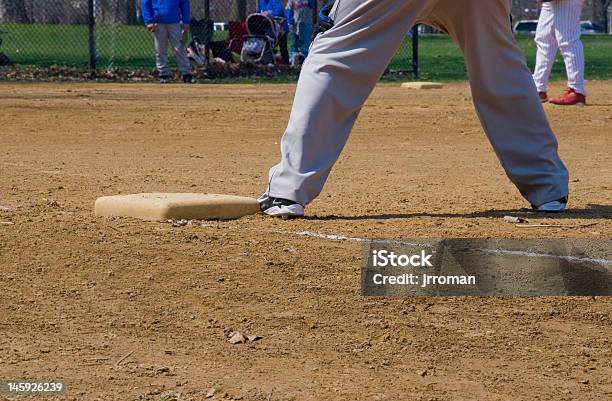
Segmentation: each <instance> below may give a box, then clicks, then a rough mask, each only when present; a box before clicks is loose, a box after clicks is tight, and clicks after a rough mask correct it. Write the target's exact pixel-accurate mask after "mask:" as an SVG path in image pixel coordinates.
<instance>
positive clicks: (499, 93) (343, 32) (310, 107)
mask: <svg viewBox="0 0 612 401" xmlns="http://www.w3.org/2000/svg"><path fill="white" fill-rule="evenodd" d="M510 8H511V0H336V3H335V5H334V8H333V9H332V13H331V17H332V18H333V19H334V21H335V25H334V27H333V28H332V29H330V30H329V31H326V32H324V33H322V34H320V35H319V36H318V37H317V38H316V39H315V41H314V42H313V45H312V47H311V50H310V53H309V55H308V58H307V60H306V62H305V63H304V66H303V68H302V72H301V74H300V78H299V82H298V85H297V89H296V94H295V99H294V103H293V108H292V111H291V117H290V119H289V124H288V127H287V130H286V131H285V134H284V135H283V138H282V141H281V161H280V163H279V164H277V165H276V166H274V167H272V169H270V174H269V187H268V193H269V195H270V196H272V197H278V198H285V199H290V200H293V201H295V202H298V203H300V204H302V205H307V204H308V203H310V202H311V201H312V200H313V199H314V198H316V197H317V196H318V195H319V193H320V192H321V190H322V189H323V185H324V184H325V181H326V180H327V177H328V176H329V173H330V171H331V168H332V166H333V165H334V163H335V162H336V160H337V159H338V157H339V156H340V152H341V151H342V149H343V147H344V145H345V144H346V141H347V139H348V136H349V134H350V132H351V129H352V128H353V125H354V123H355V120H356V119H357V116H358V115H359V111H360V110H361V108H362V106H363V104H364V102H365V100H366V99H367V97H368V96H369V95H370V93H371V92H372V90H373V88H374V86H375V85H376V83H377V81H378V80H379V79H380V77H381V75H382V73H383V72H384V70H385V68H386V66H387V65H388V63H389V60H390V59H391V57H392V56H393V55H394V54H395V52H396V51H397V49H398V48H399V46H400V44H401V43H402V41H403V40H404V38H405V35H406V32H407V31H408V30H409V29H410V27H411V26H413V25H414V24H415V23H417V22H422V23H427V24H430V25H433V26H436V27H438V28H440V29H442V30H444V31H446V32H448V33H449V34H450V35H451V36H452V38H453V39H454V40H455V41H456V42H457V43H458V44H459V46H460V48H461V50H462V51H463V53H464V55H465V59H466V64H467V68H468V76H469V79H470V85H471V90H472V97H473V99H474V104H475V106H476V111H477V114H478V116H479V118H480V121H481V123H482V126H483V128H484V130H485V132H486V134H487V136H488V138H489V140H490V142H491V144H492V145H493V148H494V150H495V152H496V154H497V156H498V158H499V160H500V162H501V164H502V166H503V168H504V169H505V171H506V174H507V175H508V177H509V178H510V180H511V181H512V182H513V183H514V184H515V185H516V186H517V188H518V189H519V191H520V192H521V194H522V195H523V196H524V197H525V198H526V199H527V200H528V201H529V202H530V203H531V204H533V205H535V206H540V205H542V204H544V203H547V202H550V201H553V200H557V199H559V198H562V197H565V196H567V194H568V171H567V169H566V168H565V166H564V164H563V162H562V161H561V159H560V158H559V155H558V154H557V140H556V138H555V135H554V134H553V132H552V130H551V128H550V125H549V123H548V120H547V118H546V115H545V113H544V109H543V107H542V105H541V103H540V100H539V97H538V94H537V91H536V88H535V85H534V83H533V79H532V77H531V73H530V71H529V69H528V68H527V65H526V63H525V59H524V57H523V55H522V53H521V51H520V49H519V48H518V47H517V45H516V43H515V41H514V37H513V34H512V30H511V27H510V23H509V20H508V16H509V15H510Z"/></svg>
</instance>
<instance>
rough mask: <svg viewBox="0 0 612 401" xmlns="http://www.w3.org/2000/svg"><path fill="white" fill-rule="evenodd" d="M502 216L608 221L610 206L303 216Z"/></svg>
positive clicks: (610, 212) (325, 217)
mask: <svg viewBox="0 0 612 401" xmlns="http://www.w3.org/2000/svg"><path fill="white" fill-rule="evenodd" d="M504 216H516V217H522V218H525V219H528V220H536V219H555V220H573V219H592V220H596V219H610V218H612V205H595V204H589V205H587V207H586V208H583V209H572V208H571V207H570V208H569V209H568V210H567V211H566V212H565V213H536V212H534V211H533V210H531V209H525V208H523V209H515V210H483V211H478V212H471V213H431V212H417V213H388V214H373V215H359V216H336V215H328V216H316V215H315V216H305V217H303V219H305V220H391V219H411V218H416V217H433V218H447V219H452V218H461V219H475V218H490V217H493V218H503V217H504Z"/></svg>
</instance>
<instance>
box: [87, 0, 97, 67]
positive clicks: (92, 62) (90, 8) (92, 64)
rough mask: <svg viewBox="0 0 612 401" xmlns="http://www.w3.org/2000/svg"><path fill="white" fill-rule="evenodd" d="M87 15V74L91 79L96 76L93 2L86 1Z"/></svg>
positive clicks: (92, 0) (90, 0)
mask: <svg viewBox="0 0 612 401" xmlns="http://www.w3.org/2000/svg"><path fill="white" fill-rule="evenodd" d="M87 3H88V4H87V6H88V14H89V21H88V24H87V25H88V27H89V74H90V76H91V78H94V77H95V76H96V58H97V57H96V15H95V12H96V10H95V7H94V5H95V0H87Z"/></svg>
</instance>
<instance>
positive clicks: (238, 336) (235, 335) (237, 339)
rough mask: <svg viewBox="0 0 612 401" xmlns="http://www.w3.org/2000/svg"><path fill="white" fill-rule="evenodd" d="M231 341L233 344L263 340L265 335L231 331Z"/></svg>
mask: <svg viewBox="0 0 612 401" xmlns="http://www.w3.org/2000/svg"><path fill="white" fill-rule="evenodd" d="M227 336H228V337H229V340H228V341H229V342H230V343H231V344H242V343H247V342H255V341H257V340H261V339H262V338H263V337H262V336H258V335H255V334H242V333H241V332H239V331H234V332H231V333H230V334H229V335H227Z"/></svg>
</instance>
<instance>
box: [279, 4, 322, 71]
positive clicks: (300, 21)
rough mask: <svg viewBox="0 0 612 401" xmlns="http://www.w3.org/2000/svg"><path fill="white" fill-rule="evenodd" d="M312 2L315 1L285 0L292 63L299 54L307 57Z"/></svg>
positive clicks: (311, 23)
mask: <svg viewBox="0 0 612 401" xmlns="http://www.w3.org/2000/svg"><path fill="white" fill-rule="evenodd" d="M314 2H315V0H287V6H286V7H285V10H286V15H287V22H288V24H289V31H290V32H291V39H292V42H291V52H290V53H289V58H290V59H291V61H292V63H293V61H294V59H295V56H296V55H297V54H298V53H300V52H301V53H302V55H303V56H304V57H306V56H308V48H309V47H310V42H311V41H312V31H313V19H314V18H313V12H314Z"/></svg>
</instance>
